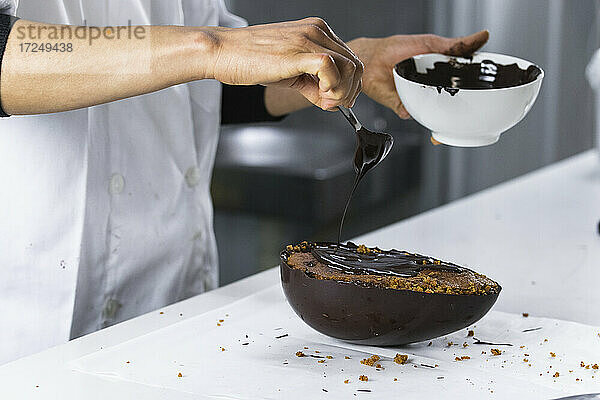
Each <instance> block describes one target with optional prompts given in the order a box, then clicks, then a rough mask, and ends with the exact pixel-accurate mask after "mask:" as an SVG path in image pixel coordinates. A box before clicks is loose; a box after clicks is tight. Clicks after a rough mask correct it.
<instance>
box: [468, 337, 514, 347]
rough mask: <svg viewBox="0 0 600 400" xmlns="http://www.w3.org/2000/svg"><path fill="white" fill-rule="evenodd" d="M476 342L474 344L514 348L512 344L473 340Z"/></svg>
mask: <svg viewBox="0 0 600 400" xmlns="http://www.w3.org/2000/svg"><path fill="white" fill-rule="evenodd" d="M473 339H474V340H475V341H474V342H473V344H486V345H490V346H512V344H510V343H492V342H484V341H482V340H479V339H477V338H475V337H474V338H473Z"/></svg>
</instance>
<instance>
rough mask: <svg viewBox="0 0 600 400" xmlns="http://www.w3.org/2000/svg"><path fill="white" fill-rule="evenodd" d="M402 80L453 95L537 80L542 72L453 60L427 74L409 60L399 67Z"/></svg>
mask: <svg viewBox="0 0 600 400" xmlns="http://www.w3.org/2000/svg"><path fill="white" fill-rule="evenodd" d="M396 72H398V75H400V76H401V77H403V78H405V79H408V80H410V81H413V82H417V83H421V84H424V85H429V86H435V87H436V88H437V91H438V93H441V92H442V90H444V91H446V92H448V93H450V95H451V96H454V95H455V94H456V93H458V91H459V90H460V89H502V88H509V87H514V86H520V85H524V84H527V83H530V82H533V81H535V79H536V78H537V77H538V76H539V75H540V74H541V73H542V70H541V69H540V68H539V67H537V66H535V65H531V66H529V67H528V68H527V69H522V68H520V67H519V66H518V65H517V64H507V65H503V64H498V63H495V62H493V61H491V60H483V61H481V62H475V63H473V62H472V63H463V62H459V61H457V60H456V59H454V58H451V59H450V60H449V61H448V62H442V61H439V62H436V63H434V64H433V68H427V72H425V73H420V72H418V71H417V67H416V64H415V60H414V59H413V58H409V59H408V60H405V61H402V62H401V63H399V64H397V65H396Z"/></svg>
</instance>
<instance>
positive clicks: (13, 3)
mask: <svg viewBox="0 0 600 400" xmlns="http://www.w3.org/2000/svg"><path fill="white" fill-rule="evenodd" d="M18 5H19V0H0V14H7V15H15V13H16V12H17V6H18Z"/></svg>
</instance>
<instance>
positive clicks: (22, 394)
mask: <svg viewBox="0 0 600 400" xmlns="http://www.w3.org/2000/svg"><path fill="white" fill-rule="evenodd" d="M599 220H600V161H599V160H598V156H597V154H596V153H595V152H592V151H588V152H585V153H582V154H580V155H578V156H575V157H572V158H570V159H568V160H565V161H563V162H560V163H557V164H554V165H552V166H550V167H547V168H544V169H542V170H539V171H537V172H534V173H532V174H528V175H526V176H523V177H520V178H518V179H515V180H513V181H510V182H507V183H505V184H502V185H499V186H496V187H494V188H491V189H488V190H485V191H483V192H481V193H478V194H475V195H473V196H470V197H468V198H465V199H462V200H459V201H456V202H453V203H451V204H449V205H446V206H443V207H440V208H437V209H434V210H432V211H429V212H426V213H424V214H421V215H419V216H416V217H414V218H411V219H409V220H405V221H402V222H399V223H396V224H393V225H391V226H389V227H386V228H383V229H380V230H378V231H375V232H372V233H370V234H367V235H365V236H363V237H361V238H358V239H356V241H357V242H360V243H366V244H368V245H378V246H380V247H382V248H391V247H395V248H402V249H406V250H412V251H417V252H421V253H425V254H430V255H434V256H436V257H439V258H442V259H447V260H449V261H455V262H457V263H459V264H462V265H466V266H470V267H472V268H473V269H475V270H477V271H479V272H482V273H485V274H487V275H489V276H490V277H492V278H494V279H495V280H497V281H499V282H500V283H501V284H502V286H503V292H502V294H501V296H500V298H499V300H498V303H497V304H496V306H495V308H494V309H495V310H499V311H508V312H514V313H521V312H528V313H530V315H532V316H546V317H552V318H560V319H566V320H572V321H577V322H581V323H586V324H590V325H596V326H599V325H600V307H598V304H600V290H598V282H600V235H599V234H598V232H597V229H598V228H597V226H598V221H599ZM278 279H279V277H278V271H277V270H276V269H271V270H269V271H266V272H263V273H261V274H257V275H255V276H252V277H250V278H247V279H244V280H242V281H239V282H236V283H234V284H232V285H229V286H226V287H223V288H220V289H218V290H215V291H213V292H210V293H206V294H203V295H200V296H197V297H194V298H192V299H189V300H187V301H183V302H181V303H177V304H174V305H172V306H169V307H166V308H164V309H162V310H159V311H162V312H163V314H161V313H160V312H159V311H156V312H152V313H149V314H146V315H144V316H141V317H139V318H136V319H133V320H131V321H127V322H124V323H122V324H119V325H116V326H114V327H111V328H107V329H104V330H102V331H99V332H96V333H94V334H91V335H88V336H85V337H83V338H80V339H78V340H75V341H72V342H70V343H67V344H65V345H62V346H58V347H56V348H53V349H49V350H47V351H44V352H42V353H39V354H36V355H33V356H30V357H27V358H24V359H21V360H18V361H15V362H13V363H10V364H7V365H5V366H2V367H0V396H1V397H2V398H19V399H28V398H36V399H38V398H39V399H61V400H69V399H80V398H85V399H106V398H109V397H110V398H112V399H131V398H134V396H143V398H144V399H165V398H169V399H171V398H177V399H187V398H190V399H191V398H197V397H195V396H194V395H191V394H185V393H183V392H175V391H172V390H170V389H161V388H157V387H151V386H146V385H140V384H134V383H129V382H126V381H119V380H114V381H113V380H107V379H100V378H98V377H96V376H94V375H90V374H83V373H79V372H75V371H72V370H71V368H70V367H69V366H68V365H67V363H68V362H70V361H72V360H75V359H78V358H80V357H82V356H85V355H87V354H90V353H93V352H95V351H97V350H99V349H101V348H106V347H110V346H114V345H116V344H119V343H122V342H124V341H127V340H130V339H133V338H136V337H139V336H141V335H143V334H146V333H148V332H152V331H154V330H156V329H159V328H162V327H166V326H169V325H172V324H174V323H176V322H180V321H182V320H184V319H187V318H190V317H192V316H196V315H199V314H203V313H205V312H207V311H210V310H214V309H216V308H218V307H221V306H224V305H227V304H229V303H232V302H234V301H235V300H238V299H241V298H244V297H245V296H248V295H250V294H253V293H256V292H258V291H259V290H261V289H264V288H267V287H269V286H272V285H273V284H274V283H276V282H277V281H278ZM225 373H226V371H225Z"/></svg>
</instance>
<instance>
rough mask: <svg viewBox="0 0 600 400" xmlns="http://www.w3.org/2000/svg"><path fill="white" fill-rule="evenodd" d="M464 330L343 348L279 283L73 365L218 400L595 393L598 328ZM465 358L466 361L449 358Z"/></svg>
mask: <svg viewBox="0 0 600 400" xmlns="http://www.w3.org/2000/svg"><path fill="white" fill-rule="evenodd" d="M220 320H223V322H219V321H220ZM217 324H220V326H218V325H217ZM469 329H473V330H474V332H475V335H474V337H469V336H468V329H464V330H462V331H460V332H456V333H454V334H452V335H448V336H446V337H443V338H438V339H435V340H432V341H431V344H429V343H430V342H429V341H428V342H423V343H418V344H414V345H409V346H404V347H402V348H376V347H365V346H358V345H350V344H347V343H344V342H341V341H337V340H334V339H331V338H328V337H326V336H323V335H321V334H319V333H318V332H315V331H314V330H312V329H311V328H309V327H308V326H306V325H305V324H304V323H303V322H302V321H301V320H300V318H299V317H297V316H296V315H295V314H294V312H293V311H292V310H291V308H290V307H289V306H288V304H287V303H286V301H285V299H284V297H283V293H282V291H281V288H280V287H279V286H278V285H277V286H273V287H271V288H269V289H266V290H264V291H262V292H259V293H257V294H254V295H252V296H249V297H246V298H244V299H242V300H239V301H237V302H235V303H232V304H230V305H227V306H225V307H223V308H220V309H217V310H214V311H211V312H208V313H205V314H202V315H199V316H196V317H193V318H190V319H187V320H184V321H182V322H180V323H177V324H174V325H172V326H169V327H166V328H163V329H160V330H157V331H155V332H152V333H149V334H147V335H144V336H141V337H139V338H136V339H133V340H131V341H128V342H125V343H122V344H120V345H117V346H114V347H111V348H105V349H103V350H100V351H98V352H96V353H93V354H90V355H88V356H85V357H83V358H80V359H78V360H75V361H74V362H72V364H71V366H72V368H73V369H74V370H77V371H80V372H84V373H88V374H95V375H97V376H99V377H102V378H104V379H120V380H126V381H131V382H135V383H139V384H144V385H151V386H156V387H161V388H169V389H174V390H178V391H182V392H187V393H193V394H198V395H199V397H202V398H215V399H303V400H306V399H317V398H324V399H326V398H341V399H349V398H365V399H368V398H375V397H377V398H380V399H382V398H384V399H391V398H401V397H403V398H411V399H412V398H427V399H430V398H454V397H457V398H458V397H460V398H461V399H481V398H482V397H483V396H485V397H489V398H509V396H513V397H514V398H540V399H550V398H556V397H561V396H566V395H572V394H581V393H588V392H600V371H599V370H596V369H593V368H592V367H591V366H590V368H589V369H586V368H585V367H581V366H580V363H581V362H582V361H583V362H584V365H593V364H594V363H600V328H598V327H592V326H587V325H582V324H577V323H573V322H566V321H559V320H552V319H545V318H534V317H529V318H525V317H523V316H521V315H515V314H507V313H500V312H490V313H489V314H488V315H487V316H486V317H484V319H482V320H481V321H479V322H478V323H477V324H476V325H475V326H474V327H470V328H469ZM532 329H533V330H532ZM524 331H525V332H524ZM477 339H479V340H480V341H485V342H493V343H497V344H494V345H485V344H475V342H476V340H477ZM504 344H512V346H508V345H504ZM492 348H494V349H499V350H501V351H502V354H500V355H492V353H491V351H490V350H491V349H492ZM297 351H302V352H303V353H304V354H306V355H307V357H297V356H296V355H295V354H296V352H297ZM551 352H552V353H554V354H555V356H552V355H551ZM396 353H401V354H408V355H409V362H408V363H407V364H405V365H398V364H395V363H394V362H393V361H392V359H393V357H394V355H395V354H396ZM372 354H377V355H379V356H381V357H382V360H381V361H380V363H381V364H382V366H383V369H381V370H377V369H375V368H374V367H369V366H366V365H362V364H360V360H361V359H363V358H366V357H369V356H370V355H372ZM327 356H330V357H332V358H327ZM463 356H468V357H470V358H469V359H466V358H465V359H464V360H461V361H456V360H455V358H456V357H459V358H460V357H463ZM317 357H323V358H317ZM347 357H349V358H347ZM319 361H323V362H321V363H320V362H319ZM557 372H558V374H559V375H558V377H554V375H555V373H557ZM179 374H181V375H182V376H181V377H180V376H179ZM360 375H366V376H367V377H368V381H367V382H363V381H360V380H359V379H358V378H359V376H360ZM394 378H396V379H397V380H394ZM577 379H579V380H577ZM345 380H348V381H349V383H344V381H345ZM441 396H442V397H441Z"/></svg>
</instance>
